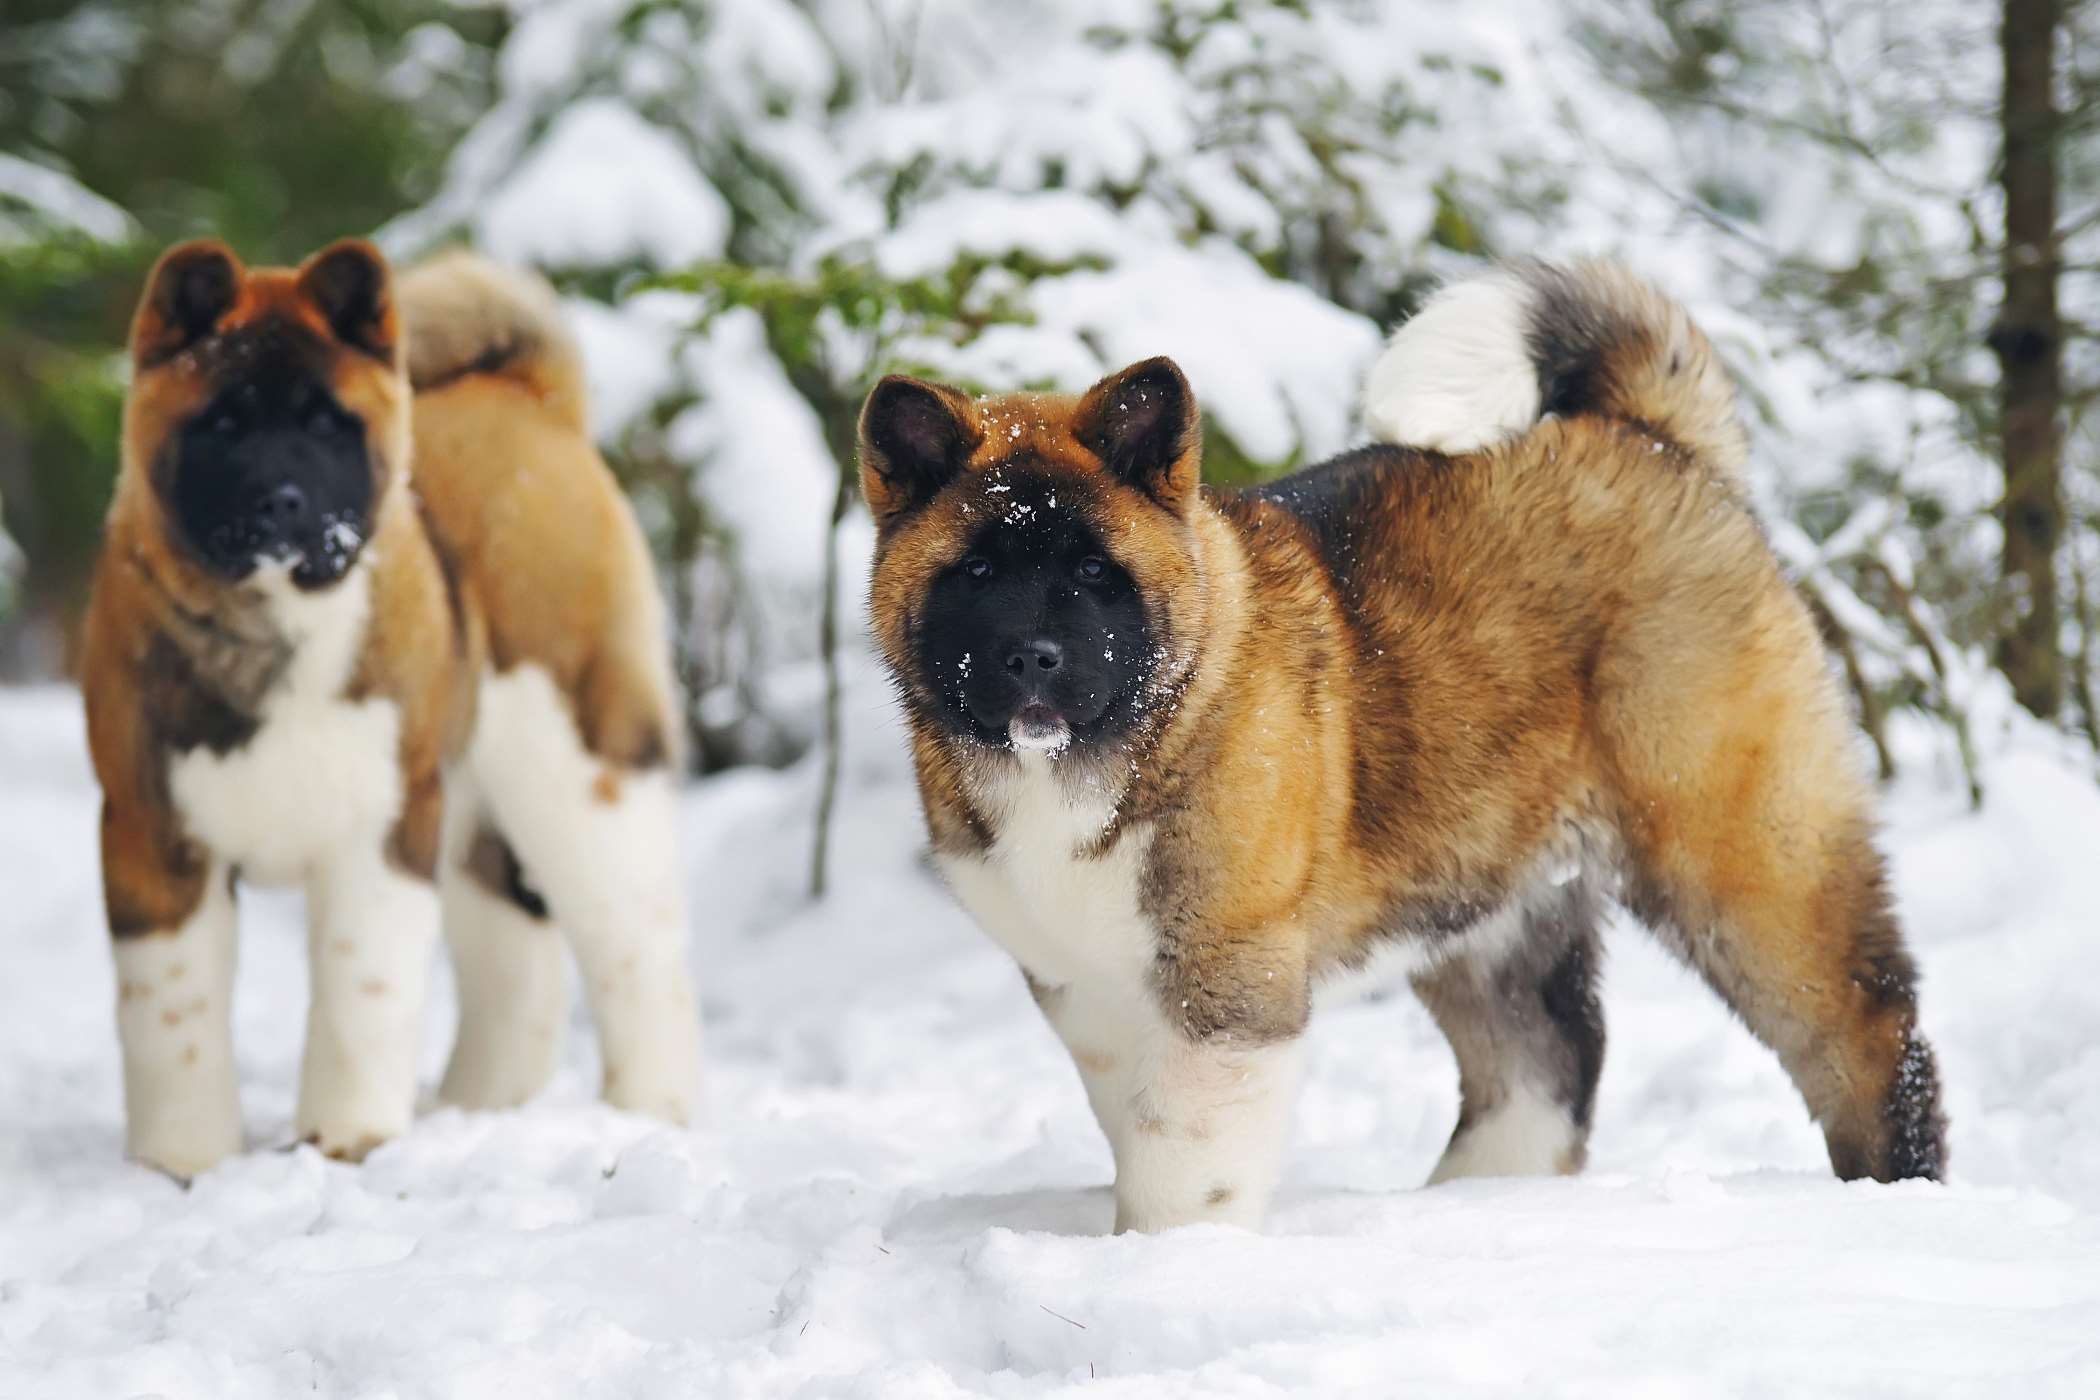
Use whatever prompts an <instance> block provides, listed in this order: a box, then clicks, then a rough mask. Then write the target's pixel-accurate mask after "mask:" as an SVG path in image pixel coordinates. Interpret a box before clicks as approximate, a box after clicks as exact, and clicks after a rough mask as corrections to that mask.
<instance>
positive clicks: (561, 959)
mask: <svg viewBox="0 0 2100 1400" xmlns="http://www.w3.org/2000/svg"><path fill="white" fill-rule="evenodd" d="M465 787H466V784H464V783H462V784H460V785H458V789H455V791H459V789H464V788H465ZM459 795H460V796H461V797H465V796H466V795H467V794H466V793H464V792H460V793H459ZM456 805H457V806H458V807H459V809H460V810H459V812H458V814H457V816H456V817H452V816H451V814H449V813H448V818H449V821H448V828H449V829H448V832H447V840H446V847H445V855H444V866H443V868H442V869H441V870H440V871H439V873H438V889H439V893H440V895H441V897H442V899H443V903H444V912H445V943H446V946H447V947H448V948H450V949H451V953H452V967H453V972H454V980H455V982H456V983H457V984H458V988H459V1035H458V1037H457V1038H456V1039H455V1040H454V1041H453V1043H452V1058H451V1060H450V1062H449V1063H448V1064H447V1065H446V1067H445V1078H444V1083H443V1084H442V1085H441V1086H440V1087H439V1090H438V1096H439V1097H440V1098H441V1099H443V1100H444V1101H445V1102H446V1103H451V1104H458V1105H459V1106H460V1107H462V1108H483V1109H487V1108H512V1107H515V1106H516V1105H518V1104H521V1103H524V1102H525V1101H526V1100H527V1099H529V1098H531V1097H532V1096H533V1095H534V1094H537V1093H538V1092H539V1091H540V1090H541V1089H542V1088H544V1087H546V1084H547V1081H548V1079H550V1078H551V1077H553V1074H554V1067H555V1063H556V1061H557V1060H558V1059H559V1058H560V1055H561V1043H562V1028H563V1026H564V1025H565V1024H566V1022H567V1020H568V1006H569V999H568V985H567V961H568V960H567V956H566V952H565V950H564V949H563V947H562V941H561V932H560V930H558V929H556V928H555V926H554V923H553V920H552V919H551V918H550V917H549V916H548V911H547V902H546V899H545V898H544V897H543V896H542V895H541V894H540V893H539V891H538V890H537V889H536V888H535V887H534V886H533V885H532V883H531V880H530V877H529V876H528V875H527V874H526V871H525V869H524V866H523V865H522V864H521V863H520V861H519V860H518V857H517V853H516V852H515V851H514V850H512V848H511V845H510V842H509V841H508V840H506V839H505V838H504V836H503V834H502V833H501V832H499V831H498V830H497V829H496V826H495V824H494V822H493V820H492V819H491V818H490V817H489V815H488V812H487V810H486V808H484V807H483V806H481V805H480V804H479V803H478V802H473V801H456Z"/></svg>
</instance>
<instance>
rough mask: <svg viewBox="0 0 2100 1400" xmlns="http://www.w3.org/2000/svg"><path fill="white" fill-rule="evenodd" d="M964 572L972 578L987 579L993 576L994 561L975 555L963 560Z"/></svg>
mask: <svg viewBox="0 0 2100 1400" xmlns="http://www.w3.org/2000/svg"><path fill="white" fill-rule="evenodd" d="M963 572H964V573H966V574H968V575H969V576H970V577H971V578H975V579H986V578H990V577H991V576H992V561H991V560H989V559H987V558H985V557H984V556H983V555H982V554H973V555H971V556H970V557H969V558H967V559H965V560H963Z"/></svg>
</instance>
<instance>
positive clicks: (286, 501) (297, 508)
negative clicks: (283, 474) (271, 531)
mask: <svg viewBox="0 0 2100 1400" xmlns="http://www.w3.org/2000/svg"><path fill="white" fill-rule="evenodd" d="M255 513H256V514H257V515H258V516H260V517H262V519H264V520H265V521H267V522H269V523H270V524H271V525H274V526H276V527H277V528H279V529H282V528H283V527H285V526H286V525H289V524H291V523H292V522H293V521H295V520H297V519H298V518H299V517H300V516H302V515H304V514H306V493H305V492H304V491H301V490H300V489H299V488H298V487H296V486H294V485H293V484H292V483H291V482H289V481H287V482H285V483H284V484H283V485H282V486H276V487H272V488H271V489H270V490H268V491H266V492H264V493H263V497H262V499H261V500H259V501H257V502H256V503H255Z"/></svg>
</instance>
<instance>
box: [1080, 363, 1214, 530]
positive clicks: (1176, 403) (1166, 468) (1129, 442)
mask: <svg viewBox="0 0 2100 1400" xmlns="http://www.w3.org/2000/svg"><path fill="white" fill-rule="evenodd" d="M1072 435H1073V436H1074V437H1076V438H1078V439H1079V442H1080V445H1081V446H1083V447H1085V448H1086V450H1087V451H1089V452H1091V453H1093V454H1094V455H1095V456H1096V457H1099V458H1100V459H1101V465H1102V466H1104V467H1106V468H1107V469H1108V470H1109V471H1110V472H1111V473H1113V474H1114V475H1116V476H1117V477H1120V478H1121V479H1122V480H1124V481H1126V482H1128V483H1130V484H1131V485H1132V486H1135V487H1137V488H1138V489H1139V490H1140V491H1143V492H1144V493H1145V494H1146V495H1148V496H1150V497H1152V498H1153V499H1154V500H1156V501H1158V502H1159V503H1160V504H1161V505H1163V506H1165V507H1166V508H1167V509H1168V510H1171V511H1173V512H1175V513H1176V514H1180V513H1181V512H1183V511H1185V510H1187V509H1188V508H1189V506H1190V504H1191V503H1192V502H1194V500H1195V499H1196V489H1197V487H1198V486H1199V485H1201V484H1202V480H1203V430H1202V425H1201V423H1200V422H1199V421H1198V420H1197V416H1196V396H1195V394H1194V392H1193V391H1191V390H1190V388H1189V382H1188V380H1187V379H1186V378H1184V377H1183V375H1182V373H1181V369H1180V367H1179V366H1177V365H1176V364H1175V363H1174V362H1173V361H1172V360H1170V359H1168V358H1166V357H1165V356H1164V355H1162V356H1160V357H1158V358H1156V359H1151V360H1140V361H1139V362H1138V363H1136V364H1134V365H1132V366H1130V367H1129V368H1128V369H1123V370H1118V371H1117V372H1116V373H1114V374H1111V375H1109V376H1108V377H1107V378H1106V379H1104V380H1102V381H1101V382H1100V383H1099V384H1096V385H1095V386H1094V387H1093V388H1091V389H1089V390H1087V391H1086V394H1085V395H1084V396H1083V397H1082V398H1081V399H1080V400H1079V409H1078V411H1077V412H1076V413H1075V414H1074V415H1073V422H1072Z"/></svg>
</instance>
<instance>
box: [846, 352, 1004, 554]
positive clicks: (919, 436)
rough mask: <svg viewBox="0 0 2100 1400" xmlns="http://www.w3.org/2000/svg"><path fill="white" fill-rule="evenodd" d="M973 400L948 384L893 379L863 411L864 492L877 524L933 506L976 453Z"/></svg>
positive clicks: (886, 381)
mask: <svg viewBox="0 0 2100 1400" xmlns="http://www.w3.org/2000/svg"><path fill="white" fill-rule="evenodd" d="M978 437H979V434H978V429H977V418H976V414H975V412H973V411H972V409H971V407H970V401H969V399H967V398H965V397H964V396H963V395H962V394H961V393H960V392H958V391H957V390H954V389H951V388H949V387H948V386H947V385H945V384H930V383H928V382H927V381H926V380H923V379H913V378H911V377H910V376H908V375H902V374H892V375H890V376H888V377H887V378H885V379H884V380H883V381H882V382H881V383H880V384H877V385H876V386H875V388H874V390H873V391H872V392H871V393H870V394H869V395H868V401H867V403H866V404H865V405H863V406H862V408H861V411H860V490H861V495H862V496H863V497H865V498H866V500H867V502H868V509H869V511H870V512H872V513H873V515H874V516H875V523H876V524H878V525H882V524H886V523H888V522H889V521H890V520H892V519H894V518H896V517H897V516H899V515H901V514H903V513H904V512H905V511H908V510H910V509H911V508H912V507H914V506H917V505H922V504H924V503H925V502H926V501H928V500H931V499H932V498H933V496H934V494H935V493H936V492H938V491H939V490H940V489H941V488H942V487H943V486H946V485H947V484H948V483H949V482H951V481H953V480H955V478H956V476H957V475H959V474H960V473H961V471H962V469H963V463H965V462H967V461H968V460H969V458H970V453H971V452H973V451H974V450H976V447H977V442H978Z"/></svg>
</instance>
